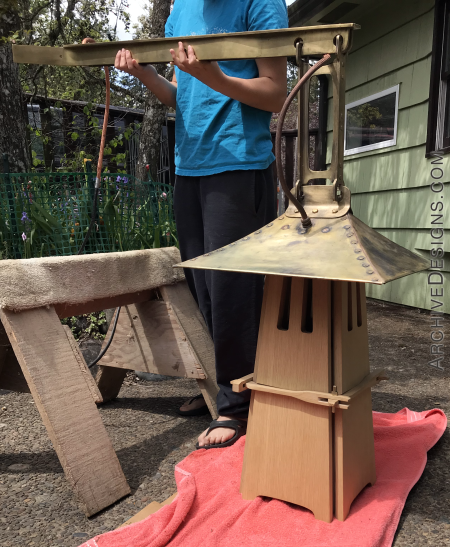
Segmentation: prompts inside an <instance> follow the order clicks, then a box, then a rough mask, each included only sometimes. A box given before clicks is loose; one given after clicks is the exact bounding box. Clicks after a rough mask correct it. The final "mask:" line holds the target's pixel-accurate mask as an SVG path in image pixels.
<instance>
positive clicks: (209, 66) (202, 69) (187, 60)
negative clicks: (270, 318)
mask: <svg viewBox="0 0 450 547" xmlns="http://www.w3.org/2000/svg"><path fill="white" fill-rule="evenodd" d="M170 54H171V55H172V59H173V64H174V65H175V66H176V67H178V68H179V69H180V70H182V71H183V72H187V73H188V74H190V75H191V76H194V78H197V80H200V81H201V82H203V83H204V84H206V85H208V86H209V87H212V88H214V87H215V85H216V84H217V83H219V82H220V81H221V80H222V79H223V77H224V73H223V72H222V70H221V69H220V67H219V64H218V63H217V62H216V61H199V60H198V59H197V56H196V55H195V51H194V48H193V47H192V46H188V48H187V55H186V51H185V49H184V46H183V42H178V51H177V52H176V51H175V50H174V49H171V50H170Z"/></svg>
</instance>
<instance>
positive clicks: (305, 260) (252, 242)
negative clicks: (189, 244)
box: [177, 211, 429, 285]
mask: <svg viewBox="0 0 450 547" xmlns="http://www.w3.org/2000/svg"><path fill="white" fill-rule="evenodd" d="M177 267H184V268H198V269H204V270H223V271H230V272H245V273H257V274H266V275H283V276H294V277H309V278H316V279H335V280H342V281H358V282H363V283H372V284H376V285H382V284H384V283H387V282H389V281H393V280H394V279H398V278H400V277H404V276H406V275H409V274H412V273H414V272H419V271H421V270H426V269H427V268H428V267H429V264H428V261H427V260H425V259H424V258H422V257H420V256H418V255H416V254H414V253H412V252H411V251H408V250H407V249H405V248H403V247H401V246H400V245H397V244H396V243H394V242H393V241H391V240H389V239H387V238H386V237H384V236H382V235H381V234H379V233H378V232H377V231H375V230H373V229H372V228H369V226H367V225H366V224H364V223H363V222H361V221H360V220H358V219H357V218H356V217H355V216H353V215H352V214H351V213H350V212H346V213H345V214H344V215H342V216H340V217H339V218H313V219H312V226H311V227H309V228H307V229H305V228H304V227H303V226H302V223H301V219H300V218H299V217H298V216H294V215H289V211H288V212H287V213H286V214H284V215H282V216H280V217H278V218H277V219H276V220H274V221H273V222H270V223H269V224H267V225H266V226H264V227H263V228H261V229H260V230H257V231H256V232H253V233H251V234H249V235H248V236H246V237H243V238H242V239H239V240H238V241H236V242H234V243H231V244H230V245H226V246H225V247H222V248H221V249H218V250H217V251H213V252H210V253H207V254H205V255H202V256H199V257H197V258H193V259H191V260H187V261H185V262H182V263H181V264H177Z"/></svg>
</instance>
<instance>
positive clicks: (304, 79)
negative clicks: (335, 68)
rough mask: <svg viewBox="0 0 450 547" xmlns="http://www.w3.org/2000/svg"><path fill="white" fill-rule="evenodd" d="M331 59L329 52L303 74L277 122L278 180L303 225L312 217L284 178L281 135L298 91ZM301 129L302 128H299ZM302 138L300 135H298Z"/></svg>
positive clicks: (308, 224) (309, 223)
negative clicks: (288, 111)
mask: <svg viewBox="0 0 450 547" xmlns="http://www.w3.org/2000/svg"><path fill="white" fill-rule="evenodd" d="M328 59H330V55H329V54H328V53H327V54H326V55H324V56H323V57H322V59H320V61H318V62H317V63H316V64H314V65H313V66H312V67H311V68H310V69H309V70H308V71H307V72H306V74H304V75H303V76H302V78H301V79H300V80H299V81H298V82H297V84H296V85H295V87H294V89H293V90H292V91H291V92H290V93H289V95H288V98H287V99H286V101H285V103H284V105H283V108H282V109H281V112H280V115H279V118H278V124H277V133H276V137H275V158H276V162H277V175H278V180H279V181H280V184H281V187H282V188H283V191H284V193H285V194H286V195H287V197H288V198H289V199H290V201H291V202H292V203H293V204H294V205H295V207H296V208H297V210H298V211H299V213H300V214H301V216H302V225H303V226H311V219H310V218H309V217H308V215H307V214H306V211H305V209H304V208H303V206H302V204H301V203H300V202H299V200H298V199H297V198H296V197H295V196H294V195H293V194H292V192H291V191H290V189H289V187H288V185H287V184H286V180H285V178H284V173H283V164H282V162H281V136H282V131H283V123H284V118H285V117H286V112H287V110H288V108H289V106H290V105H291V103H292V101H293V99H294V97H295V96H296V95H297V93H298V92H299V91H300V89H301V88H302V87H303V86H304V85H305V83H306V82H307V81H308V80H309V79H310V78H311V76H312V75H313V74H314V72H316V70H318V69H319V68H320V67H321V66H322V65H323V64H324V63H326V62H327V61H328ZM299 129H300V128H299ZM298 138H300V137H298Z"/></svg>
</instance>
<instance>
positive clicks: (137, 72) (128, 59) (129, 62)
mask: <svg viewBox="0 0 450 547" xmlns="http://www.w3.org/2000/svg"><path fill="white" fill-rule="evenodd" d="M114 66H115V68H117V69H119V70H122V71H123V72H127V73H128V74H131V76H136V78H139V77H141V76H142V75H143V74H144V72H146V71H149V70H150V71H151V70H153V71H154V72H155V73H156V70H155V69H154V68H153V67H152V66H150V65H147V66H142V65H140V64H139V63H138V62H137V61H136V59H133V55H132V53H131V51H129V50H128V49H120V50H119V51H118V52H117V55H116V59H115V61H114Z"/></svg>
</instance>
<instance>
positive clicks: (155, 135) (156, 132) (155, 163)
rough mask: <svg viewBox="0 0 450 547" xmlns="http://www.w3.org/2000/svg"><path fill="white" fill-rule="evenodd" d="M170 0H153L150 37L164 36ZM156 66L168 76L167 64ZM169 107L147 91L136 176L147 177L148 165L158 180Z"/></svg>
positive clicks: (159, 72) (153, 177) (163, 74)
mask: <svg viewBox="0 0 450 547" xmlns="http://www.w3.org/2000/svg"><path fill="white" fill-rule="evenodd" d="M170 4H171V1H170V0H153V7H152V14H151V17H150V37H151V38H164V26H165V23H166V20H167V18H168V17H169V14H170ZM155 68H156V70H157V72H158V74H160V75H161V76H163V77H165V76H166V71H167V66H166V65H165V64H157V65H155ZM166 111H167V107H166V106H165V105H163V104H162V103H160V102H159V101H158V99H157V98H156V97H155V96H154V95H153V93H150V92H147V96H146V99H145V106H144V119H143V120H142V126H141V135H140V141H139V159H138V164H137V168H136V177H137V178H139V179H141V180H145V179H146V178H147V170H146V165H148V166H149V168H150V176H151V177H152V179H153V180H157V174H158V169H159V155H160V146H161V128H162V126H163V125H164V123H165V118H166Z"/></svg>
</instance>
